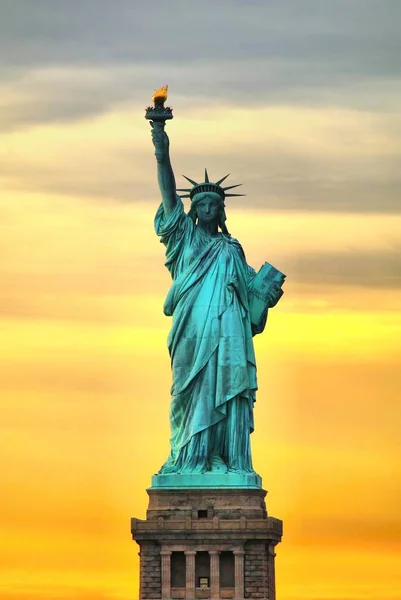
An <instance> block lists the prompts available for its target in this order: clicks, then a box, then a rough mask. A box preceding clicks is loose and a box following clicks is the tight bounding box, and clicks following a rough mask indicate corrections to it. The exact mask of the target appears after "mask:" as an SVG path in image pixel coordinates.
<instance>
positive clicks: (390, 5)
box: [0, 0, 400, 78]
mask: <svg viewBox="0 0 401 600" xmlns="http://www.w3.org/2000/svg"><path fill="white" fill-rule="evenodd" d="M3 13H4V15H5V18H4V19H2V26H1V38H2V39H3V44H4V47H3V51H2V53H1V54H0V56H1V61H2V63H3V65H10V64H12V65H13V67H15V66H16V65H21V66H27V65H38V64H40V65H43V64H47V65H51V64H53V65H54V64H67V63H70V64H71V63H75V64H82V63H86V64H88V63H93V64H94V63H97V64H99V63H104V62H109V63H112V62H118V63H124V62H125V63H127V62H131V63H132V62H137V61H141V62H143V61H145V62H147V63H152V62H159V63H160V62H161V63H164V64H166V63H169V62H177V61H178V62H184V63H185V62H191V61H193V60H197V61H201V60H205V59H208V58H212V59H213V60H219V59H228V60H231V61H233V62H235V61H237V60H238V59H239V58H243V57H244V56H245V57H247V58H248V59H249V60H254V59H257V58H259V57H260V56H264V57H272V58H274V59H277V58H280V57H281V58H289V59H293V58H297V59H301V60H308V61H310V62H311V64H316V65H319V63H320V64H321V63H322V62H325V63H326V65H327V67H328V68H330V67H331V70H332V71H333V70H335V69H336V67H337V69H338V71H340V72H342V73H345V74H348V75H350V76H351V75H353V74H355V72H356V73H358V74H359V73H361V72H365V73H366V72H367V73H374V74H379V75H381V76H383V75H385V74H388V73H393V72H394V71H398V73H399V72H400V67H399V61H397V60H396V53H393V51H394V50H396V48H397V47H398V29H397V16H399V14H400V9H399V7H398V6H397V5H396V4H395V3H394V2H391V1H389V0H387V1H385V2H383V3H381V4H380V6H379V5H378V4H377V3H376V2H374V1H372V0H368V1H367V0H357V1H354V2H352V3H351V4H350V3H349V2H348V1H347V0H339V1H338V2H336V3H335V5H334V4H331V3H328V2H325V3H322V4H316V2H314V1H313V0H307V1H304V2H303V3H302V5H300V4H299V3H298V2H297V1H296V0H290V1H289V2H286V3H285V4H283V3H280V2H278V1H274V2H270V3H265V2H260V1H253V2H249V3H247V4H246V5H244V4H243V3H242V2H239V1H238V0H236V1H230V0H222V1H221V2H219V3H218V4H217V5H216V4H215V3H212V2H211V0H209V1H207V2H204V3H202V4H201V5H200V4H196V5H191V6H189V5H188V4H187V3H186V2H184V1H183V0H172V1H170V2H169V3H165V2H163V1H162V0H155V1H154V2H152V3H135V4H133V3H132V2H129V1H128V0H118V1H117V2H115V3H113V4H110V3H109V2H107V1H106V0H98V1H97V2H96V4H93V2H91V1H88V0H83V1H79V2H78V0H73V1H71V2H69V3H68V4H63V5H62V6H56V5H54V3H52V2H51V1H48V0H38V1H37V2H36V3H35V7H33V6H32V4H31V3H30V2H29V0H21V1H20V2H19V3H18V4H15V3H14V2H13V1H12V0H3ZM368 55H372V58H373V59H374V60H366V57H367V56H368ZM338 67H340V68H338ZM221 78H224V72H223V73H221Z"/></svg>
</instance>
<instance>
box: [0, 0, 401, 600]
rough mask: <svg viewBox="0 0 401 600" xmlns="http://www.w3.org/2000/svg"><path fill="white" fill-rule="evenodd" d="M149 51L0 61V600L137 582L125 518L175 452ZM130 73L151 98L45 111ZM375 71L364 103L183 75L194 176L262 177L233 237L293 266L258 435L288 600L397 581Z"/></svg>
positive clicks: (387, 214) (345, 595)
mask: <svg viewBox="0 0 401 600" xmlns="http://www.w3.org/2000/svg"><path fill="white" fill-rule="evenodd" d="M10 6H11V5H10ZM0 27H1V24H0ZM49 43H50V42H49ZM132 43H133V42H132ZM244 64H245V63H244ZM241 65H242V63H240V62H239V63H238V65H237V66H238V68H243V66H244V65H242V66H241ZM0 67H1V65H0ZM145 67H146V65H145V66H144V65H142V63H141V64H139V66H137V67H135V68H137V71H134V70H133V71H130V67H129V66H127V65H117V64H113V65H112V66H110V68H109V69H102V68H100V67H99V65H97V66H96V65H95V66H94V65H91V64H90V61H89V60H88V64H86V63H85V64H83V65H80V66H78V67H77V66H76V65H75V66H74V65H64V66H60V64H55V65H52V66H50V67H49V66H47V67H43V68H41V67H38V66H37V65H36V67H32V69H30V71H29V73H28V74H25V75H21V76H18V72H17V71H15V77H14V78H10V80H9V81H8V80H7V81H5V82H3V83H1V80H0V93H1V95H2V98H3V99H4V102H5V105H6V108H7V107H8V108H7V110H8V117H7V119H8V120H7V121H4V122H5V123H6V122H7V123H13V126H10V127H9V128H8V127H6V128H4V133H3V135H2V144H1V145H0V163H1V164H2V170H1V171H0V189H1V192H0V215H1V222H0V228H1V235H0V281H1V286H0V365H1V371H0V397H1V401H2V408H3V410H2V418H1V420H0V429H1V437H0V440H1V441H0V459H1V463H0V464H1V465H2V469H1V471H2V474H1V494H0V515H1V524H2V527H1V530H2V543H1V546H0V598H1V600H39V599H40V600H137V599H138V560H139V559H138V556H137V552H138V547H137V546H136V544H135V543H134V542H132V541H131V538H130V521H129V519H130V517H131V516H136V517H138V518H141V517H144V516H145V510H146V505H147V495H146V488H147V487H148V486H149V485H150V478H151V475H152V474H153V473H154V472H155V471H156V470H157V469H158V468H159V467H160V465H161V464H162V462H163V461H164V460H165V458H166V455H167V453H168V438H169V422H168V412H169V389H170V368H169V358H168V353H167V347H166V337H167V333H168V330H169V327H170V321H169V319H168V318H166V317H164V315H163V313H162V304H163V299H164V296H165V294H166V292H167V290H168V287H169V282H170V280H169V274H168V272H167V270H166V269H165V268H164V266H163V262H164V256H163V247H162V245H161V244H159V241H158V239H157V238H156V236H155V234H154V231H153V215H154V212H155V210H156V208H157V205H158V203H159V201H160V200H159V195H158V189H157V182H156V172H155V165H154V157H153V149H152V146H151V141H150V134H149V130H148V124H147V123H146V121H145V120H144V119H143V109H144V106H145V105H146V103H147V102H148V100H150V97H151V94H152V90H153V87H154V86H155V85H158V84H159V83H160V84H164V83H165V80H164V79H162V80H161V81H159V78H160V77H161V72H162V71H163V69H162V68H161V67H160V69H159V71H158V72H157V74H158V79H157V81H155V82H153V80H152V82H151V83H150V84H149V83H148V79H149V80H150V78H149V76H148V75H147V71H146V68H145ZM209 67H210V73H211V74H215V71H214V70H213V69H212V66H211V65H209ZM209 67H208V68H209ZM132 68H133V67H132ZM152 68H155V67H152ZM175 68H176V69H177V70H174V69H175ZM199 69H201V67H199ZM206 72H209V71H206ZM163 73H164V72H163ZM271 73H272V74H274V69H273V70H272V71H271ZM111 74H112V76H111ZM168 74H169V73H168V72H167V75H168ZM0 75H1V68H0ZM152 76H153V72H152ZM164 76H165V74H163V77H164ZM199 76H200V75H199ZM113 77H115V78H116V79H115V81H119V79H118V78H119V77H120V78H121V79H122V80H124V81H125V79H126V78H127V77H128V78H129V77H131V78H132V80H130V81H134V82H136V81H140V85H139V84H138V86H139V90H140V93H139V91H138V88H135V90H136V92H135V93H134V94H133V96H129V97H125V98H124V100H121V99H115V101H113V102H111V101H110V104H109V105H107V106H105V107H102V109H101V110H100V109H99V110H98V111H94V112H93V113H91V114H79V115H77V117H76V118H73V117H71V115H70V116H68V118H64V117H58V116H57V115H56V116H54V117H50V116H49V118H48V119H47V117H46V116H45V117H43V114H45V115H48V112H49V111H50V108H51V107H53V108H52V109H54V107H56V108H57V107H59V105H60V104H61V105H62V103H63V101H64V103H65V106H68V105H69V104H68V103H69V102H71V103H73V101H74V97H75V94H76V95H77V98H78V100H77V106H80V105H81V104H82V105H83V106H86V105H85V98H86V96H85V94H83V90H84V91H85V90H87V88H85V86H89V87H88V89H91V90H95V91H94V92H93V91H92V92H91V94H92V95H93V98H95V97H96V96H97V92H96V90H103V92H102V93H103V94H104V97H105V98H106V97H107V98H108V96H107V94H108V93H111V92H112V91H113V90H114V87H113V86H114V83H113V82H114V79H113ZM171 77H172V78H174V77H176V78H177V79H180V77H181V75H180V71H179V67H178V66H174V68H171ZM182 77H184V78H185V77H188V78H190V77H191V68H190V67H185V68H184V71H183V75H182ZM182 77H181V79H182ZM227 77H228V76H227ZM206 79H207V77H206V76H205V80H206ZM219 81H220V74H219ZM145 84H146V85H145ZM133 85H136V84H135V83H134V84H133ZM355 85H356V84H355ZM369 85H371V82H370V83H369V81H367V80H366V81H364V82H362V83H361V86H362V87H361V88H359V89H358V90H357V91H355V89H354V88H352V90H353V91H352V93H354V92H355V94H362V96H363V94H364V93H365V91H366V90H368V91H369V90H373V88H374V89H375V90H377V94H382V96H377V97H376V96H375V98H376V100H377V106H376V105H375V106H374V107H373V108H372V107H369V106H368V105H366V106H363V107H362V108H361V107H359V109H358V107H357V106H356V105H355V104H353V102H351V100H350V102H349V104H348V105H346V103H344V102H342V103H341V102H337V101H334V99H333V100H332V101H330V97H329V99H328V100H327V102H322V103H321V104H319V105H318V104H315V105H313V104H312V103H305V102H301V101H299V102H298V101H297V99H296V98H292V97H291V95H290V96H289V97H288V98H287V99H286V100H285V101H284V100H283V102H281V103H278V102H277V103H274V102H270V103H269V104H266V105H264V104H261V103H260V102H259V104H258V105H257V106H256V107H255V106H253V108H252V107H251V108H250V107H249V106H247V105H246V104H245V103H244V102H240V100H238V102H235V94H234V92H233V94H232V95H231V96H230V97H229V98H227V96H226V97H224V98H223V99H221V97H217V98H214V97H213V95H212V94H211V93H206V92H205V94H204V96H202V97H201V98H200V99H199V101H198V100H197V99H196V98H195V99H194V97H193V96H191V94H192V91H191V92H188V94H189V95H188V97H186V95H185V93H184V91H183V89H181V90H180V91H179V92H177V93H176V95H174V87H172V88H171V89H170V94H171V103H172V104H173V106H174V111H175V119H174V120H173V121H172V122H171V123H169V124H168V131H169V134H170V138H171V145H172V158H173V164H174V168H175V171H176V175H177V182H179V184H180V185H179V187H183V180H182V179H181V177H180V174H181V173H185V174H186V175H188V176H190V177H193V178H195V179H196V178H197V177H200V176H201V174H202V173H203V169H204V167H205V166H207V167H208V170H209V175H210V177H211V179H216V178H217V177H222V176H223V175H225V174H226V173H228V172H231V173H232V175H231V177H230V180H229V181H230V184H235V183H239V182H243V184H244V187H243V190H244V193H246V194H247V196H246V198H244V199H232V201H231V202H230V204H228V206H227V214H228V227H229V230H230V232H231V233H232V234H233V235H234V236H235V237H237V238H238V239H239V240H240V242H241V244H242V245H243V247H244V250H245V252H246V255H247V260H248V262H249V264H251V265H252V266H254V267H255V268H258V267H259V266H260V265H261V264H262V263H263V262H264V261H265V260H267V261H269V262H271V263H273V264H274V265H276V266H277V267H278V268H279V269H281V270H282V271H284V272H285V273H286V274H287V281H286V283H285V295H284V297H283V299H282V301H281V302H280V304H279V305H278V306H277V307H276V308H275V309H274V310H272V311H271V313H270V315H269V321H268V326H267V329H266V331H265V333H264V334H263V336H258V337H257V338H256V340H255V345H256V353H257V360H258V376H259V393H258V397H257V403H256V408H255V425H256V429H255V433H254V434H253V436H252V444H253V456H254V465H255V468H256V470H257V472H258V473H260V474H261V475H262V478H263V484H264V487H265V488H266V489H268V491H269V494H268V510H269V512H270V514H271V515H272V516H275V517H278V518H281V519H283V521H284V537H283V542H282V544H280V545H279V546H278V547H277V559H276V569H277V599H278V600H401V570H400V566H399V565H400V552H401V517H400V506H401V488H400V477H401V452H400V441H399V440H400V433H399V432H400V428H401V404H400V389H401V286H400V241H399V238H400V235H399V233H400V231H401V214H400V213H399V209H398V210H397V209H396V208H394V207H396V203H397V197H398V200H399V190H397V186H396V184H397V181H398V179H397V177H398V175H397V176H396V173H397V172H398V168H399V159H400V146H399V133H398V132H399V131H400V123H401V120H400V114H399V107H398V104H397V105H396V104H395V103H394V104H391V102H390V99H391V98H393V100H394V97H395V94H394V91H396V90H397V89H398V87H397V86H398V83H397V85H396V83H394V82H391V81H390V79H388V80H386V81H383V85H380V86H373V85H372V87H371V88H370V87H369ZM90 86H92V87H90ZM141 86H142V87H146V86H149V94H148V95H149V98H148V99H147V97H145V96H144V92H143V90H142V87H141ZM363 86H366V88H365V87H363ZM347 89H348V88H347ZM350 89H351V88H350ZM350 89H348V91H347V90H346V89H345V88H344V90H343V93H344V97H345V96H346V97H347V98H348V96H347V94H348V93H349V94H351V91H350ZM68 93H69V94H70V96H68ZM85 93H86V92H85ZM372 93H373V92H372ZM385 93H388V99H389V100H388V104H387V105H386V106H387V109H384V108H380V110H379V109H378V108H377V107H378V106H379V107H382V105H381V104H380V103H381V102H382V103H384V104H385V101H384V97H385V96H384V95H385ZM41 94H42V96H41ZM80 94H83V97H82V98H81V97H80ZM99 95H100V96H101V94H100V92H99ZM351 95H352V94H351ZM366 96H367V97H369V99H370V100H371V101H372V102H373V100H372V96H371V95H370V92H369V93H366ZM360 97H361V96H358V98H360ZM353 98H354V97H353ZM86 99H87V98H86ZM95 99H96V100H97V99H98V98H97V97H96V98H95ZM43 101H44V104H43ZM47 101H48V104H47ZM24 102H26V105H25V104H24ZM355 103H356V100H355ZM373 104H374V102H373ZM384 104H383V106H384ZM390 105H391V108H389V106H390ZM22 106H29V107H31V108H30V110H31V111H32V112H31V113H29V111H28V112H27V113H26V114H24V115H22V112H21V111H22V109H21V107H22ZM49 107H50V108H49ZM40 111H43V114H42V113H41V112H40ZM28 113H29V114H28ZM2 114H3V113H1V111H0V121H1V118H2ZM49 114H50V112H49ZM21 115H22V116H21ZM32 115H34V118H32ZM395 165H398V167H397V166H395ZM397 194H398V196H397ZM227 203H228V202H227ZM384 205H385V206H387V208H385V206H384ZM389 207H390V208H389Z"/></svg>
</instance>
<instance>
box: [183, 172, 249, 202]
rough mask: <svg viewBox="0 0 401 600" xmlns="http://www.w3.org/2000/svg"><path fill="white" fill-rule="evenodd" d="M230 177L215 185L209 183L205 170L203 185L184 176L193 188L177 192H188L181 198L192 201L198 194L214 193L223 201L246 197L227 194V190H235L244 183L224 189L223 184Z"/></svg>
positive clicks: (220, 180)
mask: <svg viewBox="0 0 401 600" xmlns="http://www.w3.org/2000/svg"><path fill="white" fill-rule="evenodd" d="M229 174H230V173H229ZM229 174H228V175H229ZM228 175H226V176H225V177H222V178H221V179H219V180H218V181H216V182H215V183H213V182H212V181H209V175H208V172H207V169H205V181H204V182H203V183H198V182H197V181H194V180H193V179H190V178H189V177H187V176H186V175H183V177H185V179H186V180H187V181H189V183H192V185H193V187H192V188H190V189H183V188H177V192H187V193H186V194H181V195H180V198H190V199H191V200H192V199H193V197H194V196H195V195H196V194H200V193H201V192H214V193H215V194H218V195H219V196H220V197H221V199H222V200H224V199H225V198H228V197H229V196H245V194H226V191H227V190H232V189H233V188H236V187H239V186H240V185H242V183H237V185H229V186H227V187H222V186H221V184H222V183H223V181H224V180H225V179H227V177H228Z"/></svg>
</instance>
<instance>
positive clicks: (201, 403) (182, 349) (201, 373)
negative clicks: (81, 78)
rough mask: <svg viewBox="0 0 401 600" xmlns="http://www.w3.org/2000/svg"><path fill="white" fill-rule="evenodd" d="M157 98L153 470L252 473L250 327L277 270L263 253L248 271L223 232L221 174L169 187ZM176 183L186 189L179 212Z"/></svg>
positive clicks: (273, 294)
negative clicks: (159, 306) (163, 327)
mask: <svg viewBox="0 0 401 600" xmlns="http://www.w3.org/2000/svg"><path fill="white" fill-rule="evenodd" d="M162 90H163V91H164V92H166V91H167V88H163V89H162ZM158 92H161V90H159V91H158ZM166 98H167V94H166V93H164V97H163V98H162V100H160V98H158V97H157V92H156V93H155V96H154V98H153V99H154V101H155V107H153V108H152V107H150V108H149V109H148V114H147V118H149V120H150V124H151V127H152V140H153V144H154V146H155V155H156V159H157V171H158V182H159V187H160V191H161V196H162V204H161V206H160V207H159V209H158V211H157V213H156V217H155V229H156V233H157V235H158V236H160V238H161V241H162V242H163V244H164V245H165V247H166V263H165V264H166V267H167V269H168V270H169V272H170V274H171V277H172V279H173V283H172V286H171V288H170V291H169V292H168V294H167V298H166V301H165V304H164V313H165V314H166V315H167V316H172V317H173V322H172V328H171V331H170V334H169V338H168V348H169V352H170V356H171V365H172V374H173V384H172V390H171V396H172V398H171V409H170V422H171V452H170V455H169V457H168V459H167V461H166V462H165V463H164V465H163V466H162V467H161V469H160V471H159V476H160V475H176V474H180V475H194V474H197V475H198V477H197V478H196V481H198V482H199V474H208V475H213V476H216V477H217V479H216V477H215V479H216V481H217V480H219V481H220V482H221V481H226V480H227V481H228V479H224V478H223V479H222V478H221V475H223V474H237V475H240V476H242V475H246V474H253V475H256V474H255V472H254V470H253V466H252V458H251V447H250V433H251V432H252V431H253V427H254V423H253V405H254V402H255V392H256V389H257V382H256V362H255V353H254V347H253V339H252V337H253V335H255V334H258V333H261V332H262V331H263V329H264V326H265V323H266V318H267V312H268V309H269V308H271V307H273V306H275V304H277V302H278V300H279V298H280V297H281V295H282V293H283V292H282V289H281V285H282V283H283V281H284V275H283V274H282V273H280V272H279V271H277V269H274V267H272V266H271V265H269V264H268V263H266V265H264V267H262V269H261V271H259V273H258V274H257V273H256V271H255V270H254V269H253V268H252V267H250V266H249V265H248V264H247V263H246V259H245V255H244V252H243V250H242V247H241V245H240V243H239V242H238V241H237V240H236V239H234V238H233V237H231V235H230V234H229V232H228V230H227V227H226V214H225V202H224V201H225V198H227V197H228V196H232V195H240V194H228V193H227V190H229V189H232V188H234V187H237V186H235V185H233V186H229V187H222V183H223V181H224V180H225V179H226V177H228V176H226V177H223V178H222V179H220V180H219V181H217V182H216V183H212V182H210V181H209V177H208V173H207V171H206V170H205V181H204V182H202V183H197V182H196V181H194V180H192V179H189V178H186V179H187V180H188V181H189V182H190V183H191V184H192V186H193V187H191V188H189V189H187V190H177V189H176V184H175V179H174V173H173V170H172V167H171V162H170V155H169V139H168V137H167V134H166V133H165V131H164V125H165V120H166V118H172V114H171V109H167V108H164V100H165V99H166ZM158 111H159V113H160V114H159V113H158ZM162 113H163V114H162ZM158 114H159V117H160V118H158V117H157V115H158ZM166 114H167V115H168V116H167V117H165V115H166ZM163 115H164V116H163ZM177 191H184V192H186V194H184V195H183V196H181V197H189V198H190V201H191V205H190V210H189V212H188V213H186V212H185V210H184V205H183V202H182V200H181V197H180V196H178V195H177ZM258 280H259V283H258ZM157 477H158V476H155V477H154V481H155V480H157ZM159 479H161V478H159ZM173 479H174V478H171V477H169V478H168V481H169V482H170V483H171V481H173ZM190 480H191V478H189V479H188V478H187V481H190ZM194 481H195V480H194ZM156 485H157V484H156ZM190 485H191V484H190ZM193 485H197V484H196V483H194V484H193Z"/></svg>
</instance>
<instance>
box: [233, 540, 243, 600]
mask: <svg viewBox="0 0 401 600" xmlns="http://www.w3.org/2000/svg"><path fill="white" fill-rule="evenodd" d="M233 553H234V557H235V592H234V599H235V600H242V599H243V598H244V556H245V550H243V549H242V548H241V549H239V548H238V549H234V551H233Z"/></svg>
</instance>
